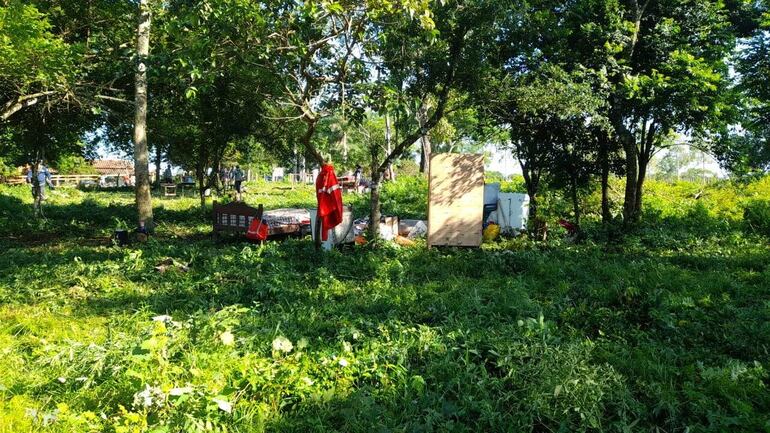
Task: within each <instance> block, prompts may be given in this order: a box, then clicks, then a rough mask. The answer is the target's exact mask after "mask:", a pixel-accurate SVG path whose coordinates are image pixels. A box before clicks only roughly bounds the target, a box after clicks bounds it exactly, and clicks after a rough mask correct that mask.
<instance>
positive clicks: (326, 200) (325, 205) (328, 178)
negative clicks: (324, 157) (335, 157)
mask: <svg viewBox="0 0 770 433" xmlns="http://www.w3.org/2000/svg"><path fill="white" fill-rule="evenodd" d="M315 189H316V199H317V200H318V217H319V218H320V219H321V240H324V241H325V240H326V239H327V238H328V237H329V235H328V233H329V229H332V228H334V227H336V226H338V225H339V224H340V223H341V222H342V212H343V208H342V190H341V189H340V184H339V183H338V182H337V175H335V174H334V167H333V166H332V165H331V164H324V166H323V167H321V172H320V173H319V174H318V178H316V180H315Z"/></svg>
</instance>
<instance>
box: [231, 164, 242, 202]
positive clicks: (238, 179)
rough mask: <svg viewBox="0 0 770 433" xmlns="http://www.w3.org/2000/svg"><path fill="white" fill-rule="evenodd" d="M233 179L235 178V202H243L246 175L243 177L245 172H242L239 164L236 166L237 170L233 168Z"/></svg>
mask: <svg viewBox="0 0 770 433" xmlns="http://www.w3.org/2000/svg"><path fill="white" fill-rule="evenodd" d="M232 177H233V188H234V189H235V200H236V201H243V197H242V189H243V178H244V175H243V170H241V167H240V166H239V165H237V164H236V165H235V168H233V171H232Z"/></svg>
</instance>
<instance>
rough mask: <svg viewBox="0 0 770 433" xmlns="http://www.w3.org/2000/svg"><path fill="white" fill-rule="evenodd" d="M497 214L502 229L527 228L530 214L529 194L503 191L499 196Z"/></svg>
mask: <svg viewBox="0 0 770 433" xmlns="http://www.w3.org/2000/svg"><path fill="white" fill-rule="evenodd" d="M496 216H497V220H498V223H499V224H500V229H501V230H506V229H508V230H510V229H514V230H525V229H526V228H527V218H528V216H529V196H528V195H527V194H519V193H507V192H501V193H500V194H498V196H497V215H496Z"/></svg>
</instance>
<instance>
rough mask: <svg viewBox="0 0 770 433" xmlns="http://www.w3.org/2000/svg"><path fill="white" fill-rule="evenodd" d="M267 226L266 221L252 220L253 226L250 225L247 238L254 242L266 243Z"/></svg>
mask: <svg viewBox="0 0 770 433" xmlns="http://www.w3.org/2000/svg"><path fill="white" fill-rule="evenodd" d="M267 228H268V227H267V224H265V222H264V221H262V220H261V219H259V220H258V219H256V218H254V219H253V220H251V224H249V229H248V230H247V231H246V238H247V239H251V240H254V241H264V240H267V235H268V231H267Z"/></svg>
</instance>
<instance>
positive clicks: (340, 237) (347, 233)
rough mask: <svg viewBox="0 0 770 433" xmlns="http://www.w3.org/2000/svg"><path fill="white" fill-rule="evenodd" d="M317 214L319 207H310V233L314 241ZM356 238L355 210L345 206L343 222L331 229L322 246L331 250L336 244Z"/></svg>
mask: <svg viewBox="0 0 770 433" xmlns="http://www.w3.org/2000/svg"><path fill="white" fill-rule="evenodd" d="M316 215H318V209H310V233H312V235H313V240H314V241H315V224H316ZM354 238H355V234H354V233H353V210H352V209H351V208H350V206H345V210H344V211H343V212H342V222H341V223H340V224H339V225H337V227H334V228H333V229H330V230H329V236H327V238H326V240H325V241H321V247H322V248H323V249H324V250H326V251H329V250H331V249H332V247H334V245H337V244H347V243H351V242H353V240H354Z"/></svg>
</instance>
